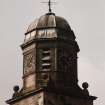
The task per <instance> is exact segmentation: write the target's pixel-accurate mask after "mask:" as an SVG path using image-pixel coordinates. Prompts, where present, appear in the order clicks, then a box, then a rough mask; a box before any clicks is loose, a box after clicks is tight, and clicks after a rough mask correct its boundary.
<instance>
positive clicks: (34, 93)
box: [6, 11, 96, 105]
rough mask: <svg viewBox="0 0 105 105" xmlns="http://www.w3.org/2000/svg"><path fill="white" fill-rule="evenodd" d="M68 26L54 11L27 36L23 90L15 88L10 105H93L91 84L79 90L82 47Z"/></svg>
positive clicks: (38, 20) (8, 101)
mask: <svg viewBox="0 0 105 105" xmlns="http://www.w3.org/2000/svg"><path fill="white" fill-rule="evenodd" d="M75 38H76V37H75V35H74V32H73V30H72V29H71V27H70V26H69V24H68V22H67V21H66V20H65V19H64V18H62V17H59V16H56V15H55V14H54V13H52V12H51V11H50V12H49V13H47V14H45V15H43V16H41V17H40V18H39V19H37V20H35V21H34V22H32V23H31V24H30V25H29V27H28V29H27V32H26V33H25V39H24V43H23V44H22V45H21V48H22V51H23V87H22V89H19V87H18V86H15V87H14V94H13V96H12V98H11V99H10V100H7V101H6V102H7V103H8V104H9V105H93V100H95V99H96V97H94V96H90V95H89V92H88V89H87V88H88V84H87V83H86V82H85V83H83V84H82V86H83V89H82V88H80V87H79V86H78V71H77V53H78V52H79V46H78V44H77V42H76V40H75Z"/></svg>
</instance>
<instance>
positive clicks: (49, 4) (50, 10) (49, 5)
mask: <svg viewBox="0 0 105 105" xmlns="http://www.w3.org/2000/svg"><path fill="white" fill-rule="evenodd" d="M42 3H47V4H48V7H49V13H51V12H52V9H51V5H52V4H55V3H56V2H52V1H51V0H49V1H48V2H42Z"/></svg>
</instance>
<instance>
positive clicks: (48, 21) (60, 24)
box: [25, 13, 75, 40]
mask: <svg viewBox="0 0 105 105" xmlns="http://www.w3.org/2000/svg"><path fill="white" fill-rule="evenodd" d="M25 35H26V39H29V38H30V37H31V38H32V37H34V38H38V39H39V38H63V39H68V38H69V39H70V40H75V35H74V33H73V31H72V30H71V28H70V26H69V24H68V22H67V21H66V20H65V19H64V18H63V17H60V16H56V15H55V14H54V13H47V14H45V15H43V16H41V17H40V18H39V19H36V20H35V21H33V22H32V23H31V24H30V25H29V27H28V29H27V31H26V33H25Z"/></svg>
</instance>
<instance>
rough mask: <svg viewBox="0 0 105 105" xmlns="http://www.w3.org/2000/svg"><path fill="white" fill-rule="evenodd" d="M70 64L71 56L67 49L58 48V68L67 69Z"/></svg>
mask: <svg viewBox="0 0 105 105" xmlns="http://www.w3.org/2000/svg"><path fill="white" fill-rule="evenodd" d="M71 65H72V57H71V55H70V53H69V52H68V51H65V50H60V51H59V58H58V66H59V69H60V70H64V71H68V70H69V69H70V66H71Z"/></svg>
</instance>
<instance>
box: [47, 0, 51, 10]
mask: <svg viewBox="0 0 105 105" xmlns="http://www.w3.org/2000/svg"><path fill="white" fill-rule="evenodd" d="M48 6H49V12H51V11H52V10H51V0H49V2H48Z"/></svg>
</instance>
